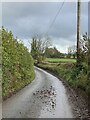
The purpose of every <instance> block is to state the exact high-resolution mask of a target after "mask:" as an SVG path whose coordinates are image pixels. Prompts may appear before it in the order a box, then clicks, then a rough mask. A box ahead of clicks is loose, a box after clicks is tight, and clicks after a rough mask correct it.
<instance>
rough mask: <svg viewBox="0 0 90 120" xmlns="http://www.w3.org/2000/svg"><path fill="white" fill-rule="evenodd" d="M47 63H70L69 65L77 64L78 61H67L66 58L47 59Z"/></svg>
mask: <svg viewBox="0 0 90 120" xmlns="http://www.w3.org/2000/svg"><path fill="white" fill-rule="evenodd" d="M46 61H47V62H51V63H57V62H65V63H66V62H68V63H75V62H76V59H66V58H46Z"/></svg>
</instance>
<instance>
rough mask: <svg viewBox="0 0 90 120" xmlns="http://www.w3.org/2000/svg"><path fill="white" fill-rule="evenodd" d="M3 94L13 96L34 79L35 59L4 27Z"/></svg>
mask: <svg viewBox="0 0 90 120" xmlns="http://www.w3.org/2000/svg"><path fill="white" fill-rule="evenodd" d="M1 32H2V72H3V75H2V77H3V80H2V94H3V98H5V97H8V96H10V95H12V94H13V93H14V92H16V91H18V90H19V89H21V88H22V87H24V86H25V85H27V84H29V83H30V82H31V81H32V80H33V79H34V67H33V59H32V57H31V55H30V53H29V51H28V49H27V48H26V47H25V46H24V45H23V43H22V42H21V41H19V42H18V41H17V39H15V38H14V36H13V34H12V32H11V31H10V32H8V31H7V30H5V29H4V28H3V27H2V30H1Z"/></svg>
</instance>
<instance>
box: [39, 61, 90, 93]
mask: <svg viewBox="0 0 90 120" xmlns="http://www.w3.org/2000/svg"><path fill="white" fill-rule="evenodd" d="M37 66H38V67H40V68H42V69H44V70H47V71H49V72H51V73H54V75H56V76H57V77H58V78H60V79H61V78H62V79H63V80H64V81H66V82H67V83H68V84H69V85H70V86H72V87H73V88H76V89H77V88H80V89H81V90H83V91H85V92H86V93H87V92H88V87H89V86H88V83H87V70H86V67H83V68H82V70H81V71H80V70H78V69H77V68H76V65H75V63H69V64H68V63H67V64H57V65H55V64H51V65H50V64H38V65H37Z"/></svg>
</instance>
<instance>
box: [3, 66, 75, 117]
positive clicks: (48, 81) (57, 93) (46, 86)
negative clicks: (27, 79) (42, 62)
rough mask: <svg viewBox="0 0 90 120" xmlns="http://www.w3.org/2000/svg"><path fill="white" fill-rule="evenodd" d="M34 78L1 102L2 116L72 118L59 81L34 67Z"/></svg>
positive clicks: (63, 88)
mask: <svg viewBox="0 0 90 120" xmlns="http://www.w3.org/2000/svg"><path fill="white" fill-rule="evenodd" d="M35 72H36V77H35V80H34V81H33V82H32V83H31V84H29V85H28V86H26V87H25V88H23V89H22V90H21V91H19V92H18V93H17V94H15V95H13V96H12V97H11V98H8V99H7V100H6V101H4V102H3V105H2V113H3V118H72V117H73V114H72V110H71V106H70V104H69V101H68V97H67V94H66V90H65V87H64V86H63V84H62V83H61V81H60V80H59V79H58V78H56V77H54V76H53V75H51V74H49V73H47V72H45V71H44V70H42V69H40V68H37V67H35Z"/></svg>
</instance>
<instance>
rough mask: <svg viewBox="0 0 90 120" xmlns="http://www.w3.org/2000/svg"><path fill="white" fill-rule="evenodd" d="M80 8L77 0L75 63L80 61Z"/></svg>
mask: <svg viewBox="0 0 90 120" xmlns="http://www.w3.org/2000/svg"><path fill="white" fill-rule="evenodd" d="M80 8H81V2H80V0H78V1H77V65H79V63H80Z"/></svg>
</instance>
